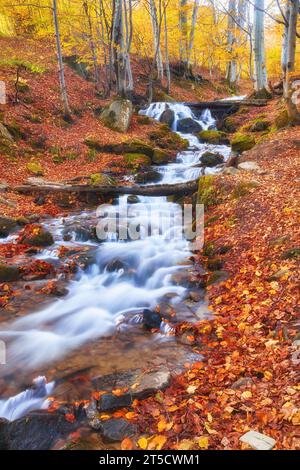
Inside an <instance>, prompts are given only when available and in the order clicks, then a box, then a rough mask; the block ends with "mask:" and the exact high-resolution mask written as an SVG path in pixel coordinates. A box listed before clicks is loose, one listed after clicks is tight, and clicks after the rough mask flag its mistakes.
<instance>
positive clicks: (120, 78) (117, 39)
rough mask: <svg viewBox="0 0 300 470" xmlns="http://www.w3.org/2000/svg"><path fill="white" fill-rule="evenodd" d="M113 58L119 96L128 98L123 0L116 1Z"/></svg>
mask: <svg viewBox="0 0 300 470" xmlns="http://www.w3.org/2000/svg"><path fill="white" fill-rule="evenodd" d="M112 56H113V64H114V69H115V74H116V82H117V94H118V95H119V96H121V97H125V96H126V55H125V43H124V11H123V0H114V13H113V28H112Z"/></svg>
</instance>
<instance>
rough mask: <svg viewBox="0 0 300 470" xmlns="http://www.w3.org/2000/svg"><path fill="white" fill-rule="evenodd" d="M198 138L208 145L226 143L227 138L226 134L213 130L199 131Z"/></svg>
mask: <svg viewBox="0 0 300 470" xmlns="http://www.w3.org/2000/svg"><path fill="white" fill-rule="evenodd" d="M198 137H199V139H201V140H203V141H204V142H208V143H210V144H222V143H227V142H228V138H227V137H226V134H225V133H224V132H222V131H217V130H213V129H212V130H206V131H200V132H199V133H198Z"/></svg>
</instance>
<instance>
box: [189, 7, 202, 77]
mask: <svg viewBox="0 0 300 470" xmlns="http://www.w3.org/2000/svg"><path fill="white" fill-rule="evenodd" d="M199 6H200V0H194V7H193V14H192V24H191V31H190V37H189V45H188V52H187V67H188V68H190V67H191V56H192V52H193V48H194V40H195V29H196V23H197V18H198V11H199Z"/></svg>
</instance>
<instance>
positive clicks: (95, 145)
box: [83, 136, 103, 152]
mask: <svg viewBox="0 0 300 470" xmlns="http://www.w3.org/2000/svg"><path fill="white" fill-rule="evenodd" d="M83 143H84V144H85V145H86V146H87V147H89V148H90V149H93V150H97V151H98V152H100V151H101V150H102V149H103V144H101V142H99V140H97V139H96V138H95V137H92V136H88V137H86V138H85V139H84V141H83Z"/></svg>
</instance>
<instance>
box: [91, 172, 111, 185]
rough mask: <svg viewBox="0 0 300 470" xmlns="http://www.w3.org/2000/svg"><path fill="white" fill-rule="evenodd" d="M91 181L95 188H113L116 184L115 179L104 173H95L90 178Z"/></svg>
mask: <svg viewBox="0 0 300 470" xmlns="http://www.w3.org/2000/svg"><path fill="white" fill-rule="evenodd" d="M90 181H91V184H92V185H93V186H102V185H103V186H111V185H113V184H114V183H115V181H114V179H113V178H111V177H110V176H108V175H104V174H103V173H94V174H93V175H91V176H90Z"/></svg>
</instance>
